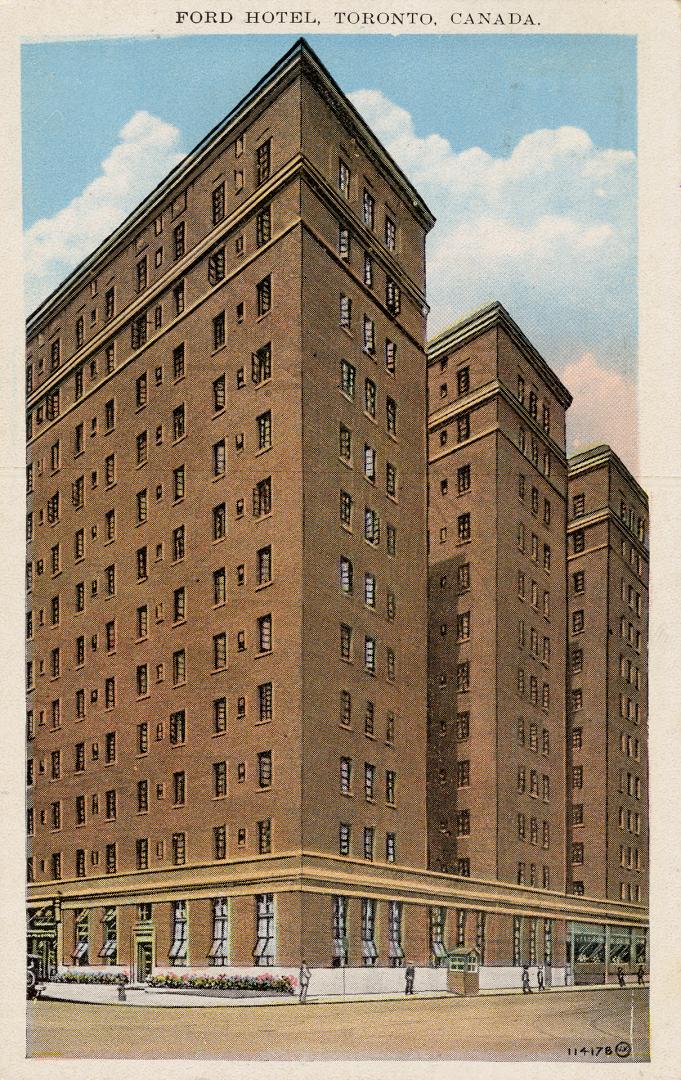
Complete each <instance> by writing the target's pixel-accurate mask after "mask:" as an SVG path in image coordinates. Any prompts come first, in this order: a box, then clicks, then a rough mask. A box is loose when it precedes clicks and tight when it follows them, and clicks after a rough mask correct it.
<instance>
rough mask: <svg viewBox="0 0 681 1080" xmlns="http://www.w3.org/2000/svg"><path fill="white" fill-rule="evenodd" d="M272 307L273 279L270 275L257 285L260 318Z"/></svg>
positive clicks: (257, 304) (257, 303)
mask: <svg viewBox="0 0 681 1080" xmlns="http://www.w3.org/2000/svg"><path fill="white" fill-rule="evenodd" d="M271 307H272V277H271V275H270V274H268V275H267V277H265V278H263V279H262V281H260V282H258V284H257V285H256V311H257V314H258V317H260V316H262V315H266V314H267V312H268V311H270V309H271Z"/></svg>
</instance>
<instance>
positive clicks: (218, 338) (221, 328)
mask: <svg viewBox="0 0 681 1080" xmlns="http://www.w3.org/2000/svg"><path fill="white" fill-rule="evenodd" d="M225 341H226V330H225V313H224V311H221V312H220V313H219V314H218V315H216V316H215V318H214V319H213V351H214V352H215V351H216V350H217V349H221V348H222V346H223V345H224V344H225Z"/></svg>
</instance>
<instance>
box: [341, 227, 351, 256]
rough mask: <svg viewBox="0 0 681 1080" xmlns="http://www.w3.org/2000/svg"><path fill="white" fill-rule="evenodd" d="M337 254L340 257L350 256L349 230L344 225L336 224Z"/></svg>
mask: <svg viewBox="0 0 681 1080" xmlns="http://www.w3.org/2000/svg"><path fill="white" fill-rule="evenodd" d="M338 254H339V255H340V257H341V259H349V258H350V230H349V229H348V227H347V226H346V225H341V224H339V225H338Z"/></svg>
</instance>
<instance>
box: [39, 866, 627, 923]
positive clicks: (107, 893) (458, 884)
mask: <svg viewBox="0 0 681 1080" xmlns="http://www.w3.org/2000/svg"><path fill="white" fill-rule="evenodd" d="M150 879H152V881H150ZM154 881H155V882H157V884H154V883H153V882H154ZM57 885H58V886H59V892H60V893H61V895H62V898H63V899H62V905H63V906H68V907H77V906H80V907H84V906H105V905H106V904H107V903H126V904H132V903H140V902H144V901H145V900H147V901H148V900H151V902H154V903H160V902H163V901H170V900H174V899H177V898H178V897H181V898H182V899H199V898H201V897H204V898H208V897H210V896H213V895H215V894H216V892H219V894H220V895H221V896H232V897H236V896H247V895H252V894H253V893H255V892H308V893H321V894H325V895H327V894H328V895H337V894H341V895H349V896H356V897H359V896H362V897H365V896H371V897H373V898H376V899H386V900H387V899H397V900H401V901H402V902H404V903H409V904H423V905H426V906H433V905H435V906H437V905H445V906H468V907H474V908H477V909H479V910H485V911H490V912H497V913H499V914H533V915H541V916H543V917H546V918H553V919H572V920H576V921H580V922H581V921H592V922H616V923H626V924H628V925H629V924H631V925H645V924H647V912H646V910H645V908H643V907H642V906H636V905H632V904H627V903H624V902H621V901H616V900H604V899H599V898H595V897H575V896H567V895H564V894H563V893H558V892H555V891H549V890H546V891H545V890H533V889H528V888H527V887H526V886H522V885H515V884H512V883H505V882H498V881H489V882H488V881H482V880H479V879H475V878H458V877H456V878H455V877H453V876H452V875H449V874H443V873H439V872H437V871H428V870H413V869H410V868H408V867H404V866H397V865H394V864H386V865H385V866H383V865H381V866H377V865H376V864H371V863H369V864H367V863H364V862H363V861H362V860H359V859H346V858H343V857H341V856H331V855H326V854H323V853H320V852H284V853H282V854H281V855H277V856H271V857H270V856H268V857H266V858H260V859H258V858H248V859H243V860H238V861H232V862H230V863H226V864H225V863H223V864H217V865H216V864H210V865H209V864H203V865H197V866H190V867H181V868H178V869H177V870H176V871H171V870H168V869H167V868H166V869H163V870H158V871H132V872H130V873H126V874H118V875H115V876H114V875H107V876H106V877H104V876H102V877H99V878H89V879H85V880H84V879H82V878H78V879H71V880H62V881H60V882H58V883H50V884H49V885H47V886H43V885H36V886H30V887H29V890H30V903H31V904H34V903H37V902H41V903H47V902H49V901H50V900H51V899H52V898H54V897H55V896H56V894H57V888H56V886H57Z"/></svg>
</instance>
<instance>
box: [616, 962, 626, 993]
mask: <svg viewBox="0 0 681 1080" xmlns="http://www.w3.org/2000/svg"><path fill="white" fill-rule="evenodd" d="M617 981H618V983H619V984H620V987H621V988H622V989H624V986H625V985H626V984H625V982H624V968H623V967H618V969H617Z"/></svg>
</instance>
